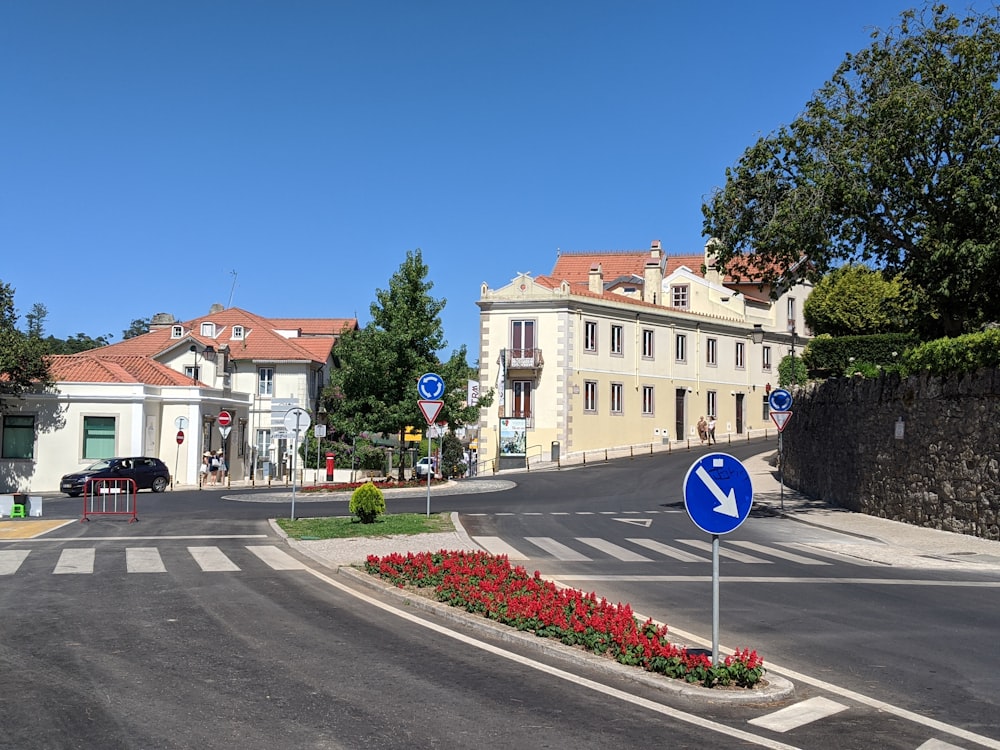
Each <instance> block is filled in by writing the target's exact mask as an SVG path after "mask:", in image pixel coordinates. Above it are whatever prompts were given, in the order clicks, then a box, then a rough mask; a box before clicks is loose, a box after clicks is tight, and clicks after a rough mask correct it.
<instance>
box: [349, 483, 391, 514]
mask: <svg viewBox="0 0 1000 750" xmlns="http://www.w3.org/2000/svg"><path fill="white" fill-rule="evenodd" d="M350 507H351V513H353V514H354V515H356V516H357V517H358V519H359V520H360V521H361V523H375V519H377V518H378V517H379V515H381V514H382V513H385V495H383V494H382V490H380V489H379V488H378V487H376V486H375V485H374V484H372V483H371V482H366V483H365V484H363V485H361V486H360V487H358V488H357V489H356V490H354V492H352V493H351V506H350Z"/></svg>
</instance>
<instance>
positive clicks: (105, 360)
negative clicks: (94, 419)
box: [47, 350, 201, 385]
mask: <svg viewBox="0 0 1000 750" xmlns="http://www.w3.org/2000/svg"><path fill="white" fill-rule="evenodd" d="M96 351H97V350H91V351H89V352H81V353H80V354H55V355H52V356H51V357H48V358H47V361H48V363H49V373H50V374H51V376H52V379H53V380H54V381H56V382H60V383H145V384H146V385H191V378H189V377H187V376H185V375H184V374H182V373H179V372H177V371H176V370H172V369H170V368H169V367H167V366H166V365H161V364H160V363H159V362H157V361H156V360H153V359H150V358H149V357H143V356H140V355H119V356H115V355H100V356H99V355H97V354H95V352H96ZM199 385H201V384H200V383H199Z"/></svg>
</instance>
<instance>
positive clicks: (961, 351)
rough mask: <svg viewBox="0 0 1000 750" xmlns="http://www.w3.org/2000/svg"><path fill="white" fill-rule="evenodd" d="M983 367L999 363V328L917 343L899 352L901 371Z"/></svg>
mask: <svg viewBox="0 0 1000 750" xmlns="http://www.w3.org/2000/svg"><path fill="white" fill-rule="evenodd" d="M983 367H1000V328H990V329H987V330H985V331H982V332H980V333H967V334H965V335H964V336H956V337H955V338H949V339H937V340H935V341H928V342H927V343H926V344H921V345H920V346H918V347H916V348H915V349H911V350H910V351H908V352H906V354H905V355H904V356H903V361H902V367H901V372H902V374H903V375H911V374H915V373H918V372H931V373H932V374H934V375H948V374H958V373H964V372H975V371H976V370H979V369H980V368H983Z"/></svg>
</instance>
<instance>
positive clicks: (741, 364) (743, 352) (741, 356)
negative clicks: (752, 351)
mask: <svg viewBox="0 0 1000 750" xmlns="http://www.w3.org/2000/svg"><path fill="white" fill-rule="evenodd" d="M746 356H747V345H746V344H745V343H744V342H742V341H737V342H736V369H737V370H743V369H745V368H746V366H747V360H746Z"/></svg>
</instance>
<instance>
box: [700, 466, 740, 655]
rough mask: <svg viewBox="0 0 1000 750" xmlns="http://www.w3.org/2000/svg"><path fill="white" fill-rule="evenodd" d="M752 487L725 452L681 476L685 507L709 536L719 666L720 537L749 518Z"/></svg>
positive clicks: (715, 651) (714, 642) (714, 647)
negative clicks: (710, 539) (710, 537)
mask: <svg viewBox="0 0 1000 750" xmlns="http://www.w3.org/2000/svg"><path fill="white" fill-rule="evenodd" d="M752 505H753V484H752V483H751V482H750V474H749V472H747V470H746V467H744V466H743V464H742V463H740V462H739V460H737V459H736V458H733V457H732V456H730V455H729V454H728V453H709V454H707V455H705V456H702V457H701V458H699V459H698V460H697V461H695V462H694V463H693V464H691V467H690V468H689V469H688V472H687V475H686V476H685V477H684V507H685V508H686V509H687V512H688V515H689V516H690V517H691V520H692V521H693V522H694V525H695V526H697V527H698V528H699V529H701V530H702V531H704V532H706V533H708V534H711V535H712V664H713V665H714V666H718V664H719V535H720V534H728V533H729V532H730V531H733V530H735V529H736V528H738V527H739V526H740V524H742V523H743V522H744V521H745V520H746V519H747V516H749V515H750V507H751V506H752Z"/></svg>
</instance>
